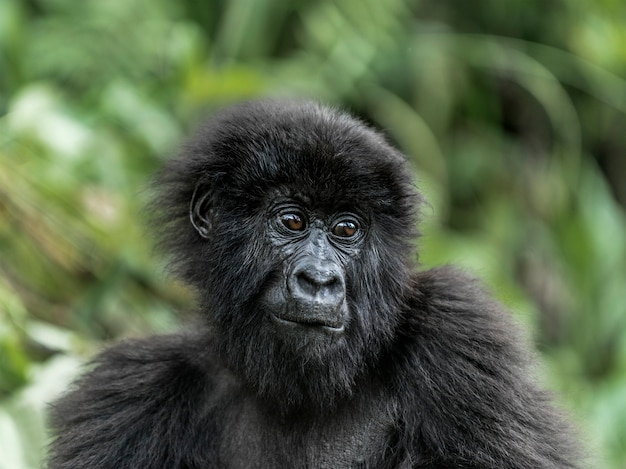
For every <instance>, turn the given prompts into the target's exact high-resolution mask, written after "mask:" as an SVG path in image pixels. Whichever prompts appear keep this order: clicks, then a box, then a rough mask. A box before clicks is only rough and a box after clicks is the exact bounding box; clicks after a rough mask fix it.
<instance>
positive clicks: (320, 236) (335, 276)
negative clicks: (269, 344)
mask: <svg viewBox="0 0 626 469" xmlns="http://www.w3.org/2000/svg"><path fill="white" fill-rule="evenodd" d="M270 213H271V216H270V218H269V220H268V227H267V229H268V234H269V236H270V238H271V240H272V242H273V243H274V244H275V246H276V248H277V249H278V250H279V251H282V252H285V253H286V256H285V260H284V261H283V263H282V268H281V271H280V272H279V275H278V276H277V277H276V278H275V279H274V281H273V282H271V284H270V285H268V287H267V289H266V290H265V291H264V292H263V295H262V297H261V299H260V304H261V305H262V307H263V309H264V310H265V311H266V312H267V314H268V317H269V318H270V319H271V320H272V322H273V323H274V324H275V326H276V328H277V330H278V334H279V335H285V336H295V337H298V336H305V337H311V338H312V339H313V338H314V339H313V340H320V341H324V340H333V339H334V338H337V337H338V336H341V335H343V333H344V332H345V329H346V326H347V323H348V321H349V320H350V314H349V310H348V302H347V297H346V266H347V264H348V263H349V262H350V261H351V258H352V257H353V256H355V255H357V253H358V247H359V246H360V244H361V243H362V242H363V240H364V237H365V224H364V223H363V221H362V220H363V218H362V217H360V216H357V215H355V214H353V213H349V212H348V213H338V214H332V215H331V216H318V215H316V214H315V213H314V212H312V211H310V210H307V209H306V208H305V207H304V206H302V205H300V204H298V203H297V202H296V201H293V200H286V201H282V202H281V203H277V204H275V206H274V207H272V209H271V212H270Z"/></svg>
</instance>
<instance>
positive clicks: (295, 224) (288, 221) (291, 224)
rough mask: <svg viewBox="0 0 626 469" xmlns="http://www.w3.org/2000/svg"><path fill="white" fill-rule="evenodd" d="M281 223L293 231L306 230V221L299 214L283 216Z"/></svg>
mask: <svg viewBox="0 0 626 469" xmlns="http://www.w3.org/2000/svg"><path fill="white" fill-rule="evenodd" d="M280 222H281V223H282V224H283V225H285V227H286V228H287V229H289V230H291V231H302V230H304V219H303V218H302V217H301V216H300V215H298V214H297V213H286V214H284V215H281V217H280Z"/></svg>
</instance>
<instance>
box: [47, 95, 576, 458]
mask: <svg viewBox="0 0 626 469" xmlns="http://www.w3.org/2000/svg"><path fill="white" fill-rule="evenodd" d="M158 187H159V194H160V195H159V197H158V198H157V201H156V203H155V206H156V207H157V209H158V211H159V212H160V213H161V215H162V218H161V220H162V226H163V227H164V232H165V237H164V240H165V241H164V243H165V245H166V246H167V248H168V249H169V250H170V252H172V253H173V257H174V262H175V267H176V270H177V272H178V274H179V275H180V276H181V277H182V278H183V279H184V280H185V281H186V282H188V283H189V284H190V285H192V286H193V287H194V288H195V289H196V290H197V292H198V299H199V306H200V311H201V313H202V315H201V316H202V322H201V325H199V326H198V325H196V326H195V327H194V328H193V330H190V331H188V332H181V333H178V334H173V335H170V336H164V337H151V338H146V339H142V340H135V341H128V342H125V343H122V344H119V345H117V346H114V347H112V348H110V349H109V350H107V351H105V352H103V353H102V354H101V355H99V356H98V357H97V358H96V359H95V366H94V368H93V370H92V371H90V372H88V373H87V374H86V375H85V376H83V377H82V378H81V379H80V380H79V381H78V382H77V383H76V385H75V387H74V388H73V390H71V391H70V392H69V393H68V394H67V395H66V396H65V397H64V398H62V399H61V400H60V401H59V402H57V403H56V405H55V407H54V412H53V420H52V423H53V427H54V428H55V430H56V435H57V437H56V440H55V441H54V443H53V445H52V449H51V456H50V458H49V466H48V467H49V468H50V469H66V468H67V469H69V468H74V469H75V468H91V469H105V468H106V469H113V468H116V469H131V468H132V469H142V468H173V469H176V468H180V469H182V468H185V469H204V468H254V467H259V468H305V467H306V468H321V467H328V468H342V467H372V468H396V467H398V468H410V467H414V468H430V469H436V468H437V469H447V468H465V469H478V468H481V469H485V468H491V469H556V468H575V467H579V466H578V463H577V459H576V455H575V450H574V448H573V445H572V442H571V440H570V438H569V431H568V429H567V428H566V426H565V424H564V423H563V421H562V419H561V417H560V416H559V415H558V412H556V411H555V410H554V409H553V407H552V405H551V404H550V402H549V400H550V399H549V396H547V395H546V393H545V392H543V391H542V390H540V389H539V388H538V387H537V386H536V385H535V384H534V382H533V379H532V378H531V376H530V374H529V373H530V371H529V370H530V368H531V363H530V361H529V357H528V354H527V353H526V351H525V350H524V348H523V347H522V346H521V345H520V340H519V338H518V331H517V329H516V327H515V326H514V325H513V324H512V323H511V321H510V320H509V318H508V315H507V313H506V312H504V311H503V309H502V308H501V307H500V306H499V305H498V304H497V303H496V302H494V301H493V300H491V299H489V298H488V296H487V295H486V294H485V293H484V292H483V291H482V289H481V288H480V286H478V285H477V284H476V282H475V281H474V280H472V279H470V278H468V277H466V276H465V275H464V274H462V273H460V272H458V271H456V270H454V269H453V268H448V267H445V268H439V269H435V270H431V271H425V272H418V271H417V269H416V268H415V265H414V259H415V255H414V253H413V245H414V240H415V237H416V236H417V233H416V231H415V225H416V222H417V215H418V208H419V205H420V202H421V198H420V196H419V194H418V193H417V192H416V191H415V190H414V188H413V185H412V182H411V175H410V172H409V170H408V169H407V167H406V163H405V160H404V158H403V157H402V155H400V154H399V153H398V152H397V151H396V150H395V149H393V148H392V147H391V146H390V145H388V144H387V143H386V142H385V141H384V139H383V138H382V137H381V136H380V135H379V134H378V133H376V132H375V131H373V130H371V129H369V128H368V127H366V126H365V125H363V124H362V123H360V122H358V121H357V120H355V119H353V118H351V117H349V116H347V115H345V114H342V113H340V112H336V111H334V110H332V109H328V108H325V107H323V106H319V105H317V104H313V103H308V102H290V101H262V102H253V103H247V104H243V105H239V106H236V107H234V108H231V109H229V110H226V111H223V112H222V113H221V114H219V115H218V116H217V117H215V118H214V119H213V120H211V121H210V122H209V123H208V125H207V126H206V127H205V128H204V129H203V130H202V131H201V132H200V133H199V134H198V135H197V136H196V137H195V138H194V139H193V140H191V142H190V143H189V144H187V146H186V147H185V148H184V149H183V151H182V152H181V154H180V155H179V157H178V158H176V159H174V160H173V161H172V162H171V163H170V164H169V165H167V166H166V168H165V169H164V171H163V172H162V174H161V177H160V180H159V184H158ZM281 198H286V199H288V200H289V201H297V203H298V204H300V205H299V206H302V207H304V208H303V209H302V210H303V212H304V213H306V214H308V215H307V216H308V217H309V218H308V220H310V221H309V223H310V224H311V228H310V229H311V232H313V231H314V230H318V231H319V232H322V231H320V230H325V229H327V227H328V226H331V225H332V222H331V221H329V220H332V219H333V216H334V214H337V213H344V212H345V213H357V214H360V218H358V220H361V221H360V224H361V225H360V226H359V227H360V228H361V231H359V234H361V233H362V236H361V237H357V236H354V237H353V238H345V239H344V238H337V239H334V240H333V239H331V238H332V236H331V235H329V239H330V241H328V242H327V241H325V240H322V241H320V243H325V244H323V246H322V248H319V249H322V250H321V251H319V252H323V254H320V256H321V257H322V258H323V259H325V262H326V261H328V263H329V264H330V265H331V266H332V268H333V269H335V270H333V272H335V274H333V275H335V276H336V277H337V279H336V280H337V281H338V283H335V284H334V285H335V286H337V285H340V286H341V287H342V288H343V290H342V292H343V295H345V302H344V303H343V304H344V306H345V311H346V313H345V315H341V314H343V313H342V311H343V309H336V308H335V307H334V306H333V308H330V309H328V311H330V312H329V313H328V315H331V314H332V315H334V316H332V317H333V318H335V317H336V315H339V316H340V317H341V318H342V319H341V321H344V322H342V324H343V325H345V329H343V332H341V333H333V334H325V333H321V332H319V331H320V330H327V329H324V327H323V325H319V324H317V323H316V324H314V325H310V324H308V323H307V324H304V325H303V324H302V323H300V322H296V326H295V327H283V326H277V325H276V324H275V323H273V322H272V321H270V320H268V316H269V315H270V313H269V311H271V306H267V305H268V304H270V303H271V301H269V300H267V298H270V299H273V298H275V297H276V296H278V297H280V295H283V294H286V295H290V294H291V293H290V290H289V288H288V287H285V286H284V283H285V280H284V279H285V278H286V276H288V275H290V274H289V272H287V271H288V270H289V269H290V268H291V267H289V268H287V267H286V266H290V265H292V264H293V263H297V262H300V260H299V259H301V258H303V256H304V258H305V259H309V260H310V259H313V261H315V259H317V258H316V257H315V254H314V253H315V252H318V251H315V249H318V247H319V246H318V244H315V243H314V242H313V241H307V240H304V241H302V240H296V239H295V238H296V237H297V236H300V233H299V232H298V231H295V232H294V233H295V234H294V233H287V235H288V236H291V238H293V239H291V238H289V239H286V238H285V239H283V237H281V236H282V235H281V234H280V233H281V232H280V230H278V231H276V230H275V228H273V226H274V225H273V224H272V223H274V222H271V221H270V220H273V218H272V216H271V215H269V213H270V212H271V210H270V207H271V206H272V204H273V203H274V201H275V200H281ZM279 228H280V226H279ZM283 231H284V229H283ZM296 235H297V236H296ZM298 243H300V244H298ZM297 246H300V247H297ZM320 246H321V245H320ZM312 253H313V254H312ZM307 256H308V257H307ZM294 259H295V260H294ZM307 262H308V261H307ZM307 275H308V274H307ZM333 281H335V280H333ZM307 288H308V287H307ZM285 291H287V293H285ZM268 292H270V293H268ZM272 292H273V293H272ZM281 298H282V297H281ZM272 301H273V300H272ZM289 301H292V302H293V299H289ZM283 306H284V305H283ZM285 307H286V306H285ZM342 307H343V306H342ZM296 309H297V308H296ZM281 311H282V310H281ZM303 311H304V312H303ZM324 311H325V310H323V311H322V312H321V313H320V309H319V303H318V302H317V300H315V301H312V303H311V305H308V306H305V307H304V309H297V311H296V314H299V315H303V314H305V313H306V314H309V313H310V314H313V315H314V316H315V318H317V319H316V321H320V322H324V321H326V320H327V318H326V316H325V314H326V313H325V312H324ZM338 311H339V312H338ZM290 314H291V313H290ZM318 316H319V317H321V318H322V319H319V318H318ZM287 322H289V321H287ZM280 324H282V323H280ZM290 325H293V324H290ZM318 332H319V333H318Z"/></svg>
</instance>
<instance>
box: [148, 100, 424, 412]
mask: <svg viewBox="0 0 626 469" xmlns="http://www.w3.org/2000/svg"><path fill="white" fill-rule="evenodd" d="M190 179H191V180H190ZM159 188H160V191H161V194H162V195H161V197H160V198H159V201H158V204H159V208H161V209H163V210H162V213H163V215H164V218H163V220H164V225H165V226H166V233H165V239H166V243H167V244H168V245H169V248H170V249H171V250H173V251H174V258H175V259H177V260H178V264H177V268H178V270H179V272H180V273H181V275H182V276H183V278H185V279H186V280H187V281H188V282H189V283H191V284H192V285H193V286H195V287H196V288H197V291H198V293H199V296H200V302H201V308H202V312H203V314H204V315H205V317H206V318H208V321H209V323H210V325H211V327H213V329H214V331H215V340H216V341H217V342H218V343H219V353H220V355H221V356H222V357H223V358H224V360H225V361H226V363H227V364H228V365H229V367H230V368H231V369H232V370H233V371H234V372H235V373H236V374H238V375H239V376H240V377H241V378H243V379H244V380H245V381H246V382H247V383H248V384H249V385H251V386H252V387H253V388H254V389H255V390H256V392H257V393H258V394H259V395H260V396H262V397H263V398H265V399H267V401H268V402H269V403H271V404H273V405H275V406H276V407H278V408H279V409H283V410H287V409H290V408H293V407H294V406H300V405H302V404H304V403H307V406H316V404H317V407H320V406H324V407H326V408H328V407H329V406H332V404H333V403H334V402H336V399H337V398H340V397H342V396H346V395H348V394H349V393H350V392H351V390H352V389H353V386H354V385H355V383H356V381H357V380H358V378H359V375H360V374H362V373H364V372H365V371H366V370H367V368H368V366H369V365H370V361H371V359H372V358H373V357H377V356H379V355H380V353H381V350H382V349H383V348H384V347H385V346H386V345H387V344H388V342H389V340H390V338H391V337H392V335H393V333H394V328H395V327H396V325H397V322H398V320H399V319H400V318H399V317H398V315H399V311H401V310H402V309H403V308H402V307H401V303H402V302H403V298H404V297H405V295H404V293H405V292H404V290H405V288H407V286H408V285H409V283H410V282H409V275H410V271H411V268H412V258H413V254H412V240H413V239H414V237H415V235H416V233H415V228H414V227H415V225H416V214H417V211H416V208H417V205H418V202H419V200H420V198H419V196H418V194H417V192H416V191H415V190H414V188H413V185H412V183H411V176H410V172H409V171H408V169H407V168H406V162H405V160H404V157H403V156H401V155H400V154H399V153H398V152H397V151H396V150H395V149H393V148H392V147H391V146H390V145H388V144H387V143H386V142H385V140H384V139H383V138H382V137H381V136H380V135H379V134H378V133H376V132H374V131H373V130H371V129H369V128H368V127H366V126H365V125H363V124H361V123H359V122H357V121H355V120H354V119H352V118H349V117H347V116H346V115H345V114H342V113H339V112H335V111H333V110H330V109H328V108H326V107H321V106H319V105H317V104H314V103H310V102H292V101H288V102H283V101H270V102H267V101H265V102H253V103H246V104H243V105H239V106H236V107H234V108H230V109H229V110H226V111H223V112H222V113H221V114H219V115H218V116H217V117H215V118H214V119H212V120H211V121H210V123H209V124H208V126H207V127H205V128H204V129H202V130H201V131H200V132H199V133H198V135H197V136H196V138H195V139H193V140H192V141H191V143H189V144H188V145H187V146H186V147H185V148H184V150H183V152H182V154H181V156H180V157H179V158H177V159H175V160H173V161H172V162H171V163H170V164H169V165H168V166H167V167H166V168H165V170H164V171H163V173H162V175H161V178H160V181H159ZM190 200H191V205H190V202H189V201H190Z"/></svg>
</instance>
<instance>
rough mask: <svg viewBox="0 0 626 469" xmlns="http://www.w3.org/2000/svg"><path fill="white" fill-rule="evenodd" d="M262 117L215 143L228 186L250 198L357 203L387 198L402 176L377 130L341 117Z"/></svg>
mask: <svg viewBox="0 0 626 469" xmlns="http://www.w3.org/2000/svg"><path fill="white" fill-rule="evenodd" d="M265 117H266V119H255V120H250V119H245V120H244V122H240V123H239V125H238V128H237V131H236V132H231V133H222V134H221V136H220V137H221V138H220V139H218V140H217V141H215V147H216V148H215V149H214V150H215V153H217V154H218V155H221V157H222V158H223V160H224V161H223V163H224V164H223V166H224V171H223V172H222V175H223V180H224V182H227V187H228V188H229V189H230V190H233V191H236V192H245V193H247V194H248V195H250V196H254V195H267V194H268V193H271V192H274V190H280V191H281V192H283V193H286V194H290V195H297V196H298V197H300V198H301V199H303V200H305V201H306V202H307V203H308V204H311V205H321V206H332V205H337V204H339V205H350V204H352V205H356V204H359V203H360V202H362V201H363V199H364V198H366V199H371V198H372V197H373V198H380V197H386V196H387V195H388V192H389V191H390V190H392V186H394V185H396V184H397V182H398V181H397V180H398V179H402V178H403V177H404V176H405V172H406V170H405V168H404V159H403V158H402V157H401V156H400V155H399V154H398V153H397V152H396V151H395V150H393V149H392V148H391V147H390V146H389V145H388V144H387V143H386V142H385V141H384V139H383V138H382V137H381V136H379V135H378V134H377V133H375V132H373V131H371V130H370V129H368V128H367V127H365V126H363V125H361V124H359V123H358V122H356V121H354V120H352V119H348V118H346V117H345V116H336V115H325V114H323V113H314V114H313V115H311V114H310V113H301V114H294V113H290V114H288V115H280V114H279V115H278V116H276V115H271V116H265ZM241 195H245V194H241Z"/></svg>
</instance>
